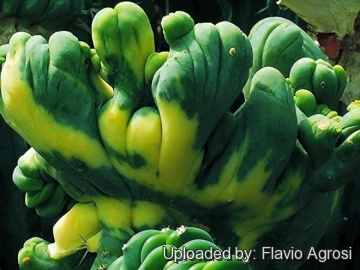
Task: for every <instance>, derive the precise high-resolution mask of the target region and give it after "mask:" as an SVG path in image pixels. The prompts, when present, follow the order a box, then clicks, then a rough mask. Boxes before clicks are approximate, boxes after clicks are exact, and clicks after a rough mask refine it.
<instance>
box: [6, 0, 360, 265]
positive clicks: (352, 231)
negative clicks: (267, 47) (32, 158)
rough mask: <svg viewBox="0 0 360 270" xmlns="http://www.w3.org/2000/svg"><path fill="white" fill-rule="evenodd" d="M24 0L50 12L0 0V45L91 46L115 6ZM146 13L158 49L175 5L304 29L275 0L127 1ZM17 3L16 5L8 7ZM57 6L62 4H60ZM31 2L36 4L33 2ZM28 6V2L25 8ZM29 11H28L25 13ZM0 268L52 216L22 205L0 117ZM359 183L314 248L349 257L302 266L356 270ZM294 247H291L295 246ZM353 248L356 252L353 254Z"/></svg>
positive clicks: (19, 144) (205, 15)
mask: <svg viewBox="0 0 360 270" xmlns="http://www.w3.org/2000/svg"><path fill="white" fill-rule="evenodd" d="M28 1H29V2H33V3H35V2H36V1H38V2H45V1H47V2H48V5H49V3H50V2H52V3H55V2H56V6H55V8H54V12H53V13H52V14H51V15H49V16H47V14H46V12H45V13H44V12H43V13H41V12H40V13H37V14H39V15H36V16H35V14H36V12H35V13H34V12H30V11H29V9H26V8H23V7H22V5H23V4H24V3H25V2H26V0H0V44H4V43H7V42H8V40H9V38H10V37H11V36H12V34H13V33H15V32H17V31H27V32H29V33H31V34H41V35H43V36H45V37H49V36H50V35H51V34H52V33H53V32H54V31H59V30H67V31H70V32H72V33H73V34H74V35H76V36H77V37H78V39H79V40H82V41H85V42H86V43H88V44H89V45H90V46H92V40H91V22H92V19H93V17H94V16H95V14H96V13H97V12H98V11H99V10H100V9H102V8H104V7H114V6H115V5H116V4H117V3H118V2H121V1H118V0H93V1H91V0H61V1H58V0H31V1H30V0H28ZM132 2H135V3H137V4H138V5H140V6H141V7H142V8H143V9H144V10H145V12H146V13H147V15H148V17H149V19H150V22H151V25H152V27H153V31H154V33H155V42H156V48H157V50H158V51H162V50H167V49H168V47H167V44H166V42H165V41H164V39H163V37H162V31H161V26H160V21H161V18H162V17H163V16H165V15H166V14H168V13H170V12H174V11H176V10H183V11H185V12H187V13H189V14H190V15H191V16H192V18H193V19H194V21H195V22H213V23H217V22H219V21H223V20H227V21H231V22H233V23H234V24H236V25H237V26H239V27H240V28H241V29H242V30H243V31H244V32H245V33H246V34H248V33H249V31H250V29H251V28H252V26H253V25H254V24H255V23H256V22H258V21H260V20H261V19H263V18H266V17H271V16H281V17H284V18H287V19H289V20H291V21H293V22H295V23H296V24H297V25H299V26H300V27H301V28H303V29H304V30H308V29H307V25H306V23H305V22H304V21H303V20H301V19H300V18H299V17H298V16H297V15H296V14H294V13H293V12H292V11H290V10H282V9H280V8H279V6H278V5H277V4H276V0H192V1H190V0H143V1H132ZM15 3H16V5H17V6H16V7H15V8H12V9H9V7H13V6H14V5H15ZM69 3H71V5H69ZM62 5H67V9H64V7H63V6H62ZM35 7H36V6H35ZM27 8H28V7H27ZM27 11H28V12H27ZM0 134H1V135H0V136H1V137H0V184H1V188H0V202H1V203H0V270H13V269H18V266H17V252H18V251H19V250H20V248H21V247H22V245H23V243H24V241H26V240H27V239H28V238H30V237H32V236H39V237H43V238H45V239H47V240H49V241H51V240H52V225H53V224H54V222H55V221H56V220H57V218H56V217H55V218H54V219H49V220H44V219H40V218H39V217H37V215H36V213H35V211H34V210H33V209H28V208H27V207H26V206H25V204H24V194H23V193H22V192H20V191H19V190H18V189H17V188H16V187H15V185H14V184H13V182H12V171H13V169H14V168H15V166H16V162H17V159H18V158H19V157H20V155H22V154H23V153H24V152H25V151H26V150H27V148H28V147H27V146H26V143H25V142H24V141H23V140H22V139H21V138H20V137H19V136H18V135H17V134H16V133H15V132H14V131H12V130H11V129H10V128H9V126H8V125H7V124H6V123H5V122H4V121H3V120H2V119H0ZM358 194H360V185H359V183H358V181H357V182H352V183H350V184H348V185H347V187H346V190H345V193H344V196H343V200H342V204H341V205H340V207H339V208H338V211H337V212H336V214H335V216H334V218H333V220H332V222H331V224H330V225H329V227H328V229H327V231H326V232H325V234H324V236H323V238H322V240H321V241H320V243H319V245H318V249H342V248H343V249H348V247H349V246H351V247H352V250H353V260H352V261H348V262H346V261H329V262H328V263H326V264H320V263H318V262H316V261H308V262H306V263H305V264H304V265H303V267H302V268H303V269H319V270H320V269H327V270H329V269H330V270H331V269H334V270H335V269H337V270H339V269H360V262H359V261H360V256H359V255H360V253H359V250H360V244H359V242H360V241H359V240H360V239H359V228H360V216H359V215H360V201H359V200H360V196H359V195H358ZM295 248H296V247H295ZM356 253H357V256H356Z"/></svg>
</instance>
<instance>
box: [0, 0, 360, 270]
mask: <svg viewBox="0 0 360 270" xmlns="http://www.w3.org/2000/svg"><path fill="white" fill-rule="evenodd" d="M135 15H136V16H135ZM272 20H273V21H272V23H273V25H275V27H277V26H279V25H282V27H285V28H287V27H288V25H289V22H288V21H286V20H284V19H280V18H279V19H278V18H273V19H272ZM276 20H277V21H276ZM162 25H163V29H164V35H165V37H166V40H167V42H168V43H169V46H170V49H169V51H168V52H155V51H154V46H153V42H154V40H153V34H152V32H151V27H150V24H149V20H148V18H147V16H146V14H145V13H144V11H143V10H142V9H141V8H140V7H139V6H137V5H136V4H134V3H131V2H121V3H119V4H118V5H116V6H115V7H114V8H113V9H112V8H106V9H104V10H102V11H100V12H99V13H98V14H97V15H96V17H95V18H94V21H93V25H92V30H93V33H92V35H93V39H94V48H90V47H89V46H88V45H87V44H85V43H83V42H79V41H78V40H77V39H76V38H75V37H74V36H73V35H71V34H70V33H69V32H64V31H62V32H56V33H55V34H53V35H52V36H51V38H50V39H49V40H48V41H47V40H45V39H44V38H42V37H41V36H31V35H29V34H27V33H17V34H15V35H14V36H13V37H12V38H11V40H10V42H9V44H7V45H3V46H1V47H0V53H1V55H0V59H1V64H2V68H1V88H0V90H1V99H0V112H1V114H2V116H3V117H4V119H5V120H6V122H7V123H8V124H9V125H10V126H11V127H12V128H13V129H14V130H15V131H16V132H18V133H19V134H20V135H21V136H22V137H23V138H24V139H25V140H26V141H27V142H28V143H29V144H30V145H31V146H32V149H31V150H29V151H30V152H29V153H27V156H26V157H22V159H21V166H20V167H19V168H17V170H18V171H17V173H16V174H14V177H15V181H14V182H15V183H17V184H18V185H19V188H20V189H23V190H25V191H28V192H31V188H29V185H30V184H29V183H43V182H45V180H42V179H41V178H42V177H44V175H48V176H49V177H51V178H53V179H55V180H57V181H58V182H59V184H60V185H61V186H62V188H63V189H64V190H65V191H66V193H67V195H68V196H70V197H72V199H73V200H75V201H76V204H75V206H73V207H72V208H71V209H70V210H69V211H66V213H65V214H64V215H63V216H62V217H61V218H60V219H59V221H58V222H57V223H56V224H55V226H54V239H55V240H54V243H48V242H47V241H45V240H43V239H39V238H32V239H29V240H28V241H26V242H25V244H24V248H23V249H22V250H21V251H20V252H19V265H20V268H21V269H39V268H49V267H50V268H51V269H64V267H65V268H66V267H71V268H72V269H88V268H82V267H85V265H87V264H86V263H89V260H94V256H89V255H86V256H85V257H83V258H80V257H82V254H83V253H85V254H88V253H92V254H93V255H95V256H96V259H95V260H94V261H93V263H92V262H91V261H90V264H91V263H92V267H91V269H99V268H100V267H107V266H109V265H110V264H111V263H112V262H113V261H115V259H116V258H118V257H119V256H121V255H122V253H123V249H122V246H123V244H125V243H127V241H128V240H129V239H130V237H131V236H132V235H134V234H135V233H136V232H138V231H142V230H145V229H160V228H163V227H166V226H172V227H175V226H179V225H189V224H199V225H200V224H201V226H205V227H207V228H208V230H209V232H210V234H212V235H213V236H214V237H215V238H216V239H217V241H218V244H219V245H220V246H224V247H225V246H232V247H234V246H236V247H239V248H241V249H248V250H250V249H253V250H257V249H261V247H262V246H273V247H274V248H278V249H290V248H291V247H293V246H296V247H297V248H298V249H301V250H303V251H304V252H306V251H307V250H308V249H309V248H310V247H311V246H314V245H316V243H317V241H319V239H320V237H321V235H322V233H323V232H324V229H325V227H326V224H327V223H328V221H329V220H330V218H331V215H332V213H333V211H334V209H335V208H336V205H337V203H338V202H339V199H340V197H341V192H342V187H343V185H344V184H346V182H348V181H350V180H352V179H354V177H355V171H356V170H355V168H356V166H357V164H358V162H359V161H360V160H359V159H360V157H359V155H358V153H359V151H360V141H359V138H360V131H359V130H358V129H356V128H355V129H352V130H351V132H349V129H348V128H347V127H348V126H349V125H351V121H350V122H349V120H346V121H343V122H342V121H341V119H342V116H339V117H337V118H336V119H337V121H339V123H338V126H337V128H336V130H337V131H339V132H340V133H341V134H339V136H338V137H336V136H335V139H336V140H335V141H333V143H332V144H329V145H326V142H325V140H326V139H327V138H328V135H327V134H329V132H332V131H333V127H334V125H328V126H329V129H331V130H330V131H329V130H328V129H327V126H326V125H324V124H323V123H324V122H321V121H318V122H317V121H315V125H314V124H313V123H314V122H310V121H309V123H311V124H312V125H313V127H314V128H313V129H312V128H311V127H312V126H310V127H309V125H306V122H303V124H301V123H302V121H305V120H308V119H309V118H310V117H311V116H312V115H316V114H322V115H323V116H324V117H322V118H321V119H323V118H326V119H333V118H332V117H331V115H333V114H334V113H333V114H331V110H330V109H328V110H326V108H328V107H327V104H317V102H318V101H319V100H325V101H326V100H331V101H332V102H333V99H331V98H330V99H329V98H327V99H326V98H322V99H319V96H318V97H317V96H316V95H317V93H315V95H313V96H310V99H311V102H312V106H311V111H309V110H308V111H306V113H307V114H305V113H304V112H302V111H301V110H300V109H299V107H298V106H297V105H296V103H295V101H297V102H300V100H301V98H302V97H301V95H300V94H299V93H300V92H299V93H298V95H295V94H296V92H297V90H298V89H293V88H292V83H291V79H289V78H287V75H286V76H285V75H284V74H283V73H282V72H281V71H279V70H277V69H276V68H275V67H272V66H266V67H265V66H262V65H261V62H257V65H256V66H255V68H256V70H255V69H254V65H253V60H254V58H253V56H254V55H255V56H256V57H258V58H257V59H261V57H262V56H261V55H262V53H264V54H266V55H268V56H269V55H270V56H271V55H278V56H279V57H280V58H279V59H281V48H280V47H279V46H281V44H277V46H276V48H274V49H275V50H276V51H275V52H271V51H269V50H272V47H271V46H267V47H266V48H267V51H263V47H262V46H261V43H263V42H265V41H264V40H263V38H264V37H263V36H262V37H261V38H256V36H257V35H256V31H265V32H266V33H269V34H270V33H271V29H265V28H264V25H262V24H261V23H260V24H259V25H257V26H254V28H253V30H252V31H253V32H254V33H253V34H251V37H247V36H246V35H245V34H244V33H243V32H242V31H241V30H240V29H239V28H238V27H236V26H235V25H233V24H231V23H229V22H220V23H217V24H212V23H197V24H194V22H193V20H192V18H191V17H190V16H189V15H188V14H186V13H184V12H180V11H179V12H176V13H171V14H169V15H168V16H166V17H165V18H164V19H163V21H162ZM280 28H281V27H280ZM280 28H279V29H280ZM287 29H288V30H289V31H288V32H289V33H290V34H289V35H291V37H296V39H297V43H296V44H297V45H298V46H300V48H305V49H306V52H308V54H307V55H306V56H310V57H311V56H313V57H314V58H313V59H314V60H317V58H318V56H319V49H318V48H317V46H316V44H315V43H311V42H309V37H306V36H305V34H304V33H303V32H300V31H299V29H297V28H296V27H295V26H294V27H290V28H287ZM177 30H179V32H177V33H173V32H172V31H177ZM254 48H257V49H256V50H255V49H254ZM290 50H293V51H291V52H290V51H288V50H287V51H286V52H285V53H286V54H287V55H290V54H291V53H296V52H299V51H302V49H300V50H297V49H296V48H295V47H291V48H290ZM312 52H313V54H311V53H312ZM298 58H301V57H298ZM298 58H297V57H295V58H291V59H293V60H292V61H293V62H291V63H288V64H287V65H283V66H287V67H291V66H292V65H293V64H295V61H297V60H298ZM269 62H274V63H276V61H269ZM308 69H311V67H310V66H309V67H307V66H306V67H304V69H301V70H305V71H304V72H302V73H301V72H298V74H297V76H296V78H300V80H301V77H302V76H303V75H304V76H305V78H307V77H306V75H307V74H308V73H307V72H306V70H308ZM336 70H339V69H338V68H337V69H336ZM250 71H251V74H250ZM286 72H288V74H290V70H286ZM339 72H343V71H342V70H340V71H339ZM249 74H250V75H251V76H250V75H249ZM341 76H343V75H341ZM325 77H326V76H325ZM324 80H325V79H324ZM315 81H316V80H315ZM331 82H332V83H335V81H334V80H332V81H331ZM342 83H343V82H342ZM245 84H247V91H246V98H245V99H244V98H239V97H242V96H243V95H244V93H243V92H242V91H243V88H244V86H245ZM309 84H311V83H309ZM339 89H340V90H339ZM339 89H338V88H337V89H336V91H337V92H336V93H331V92H330V93H322V92H321V94H320V95H332V96H334V97H335V99H336V98H337V97H338V96H339V95H340V94H341V93H338V91H341V89H342V86H341V87H339ZM309 90H311V89H309ZM294 95H295V97H296V98H295V97H294ZM294 98H295V100H294ZM314 99H315V101H314ZM239 100H243V102H242V103H241V104H240V106H238V107H237V108H236V110H232V109H231V108H233V107H232V106H233V104H234V102H238V101H239ZM314 104H315V105H316V106H315V105H314ZM328 105H329V106H331V107H332V106H333V103H332V104H328ZM306 108H308V107H306ZM335 112H336V111H335ZM356 113H357V110H354V109H351V110H350V111H349V112H348V114H347V115H349V117H347V118H346V119H351V120H353V121H355V120H354V118H352V117H351V115H354V117H356V115H357V114H356ZM350 114H351V115H350ZM317 119H318V118H317ZM319 119H320V118H319ZM356 119H357V118H356ZM310 120H311V119H310ZM329 121H330V120H329ZM332 121H335V120H332ZM300 124H301V125H300ZM317 127H320V130H319V129H318V128H317ZM343 129H344V130H346V133H343V131H342V130H343ZM298 131H301V132H302V133H301V134H302V136H301V137H298ZM337 131H336V132H337ZM331 138H333V137H331ZM324 145H326V146H327V148H326V153H327V156H326V158H321V157H320V158H319V157H318V156H316V157H314V152H313V151H312V152H309V153H308V152H307V151H306V150H307V149H306V148H307V147H313V148H317V147H319V148H321V147H324ZM29 168H31V169H29ZM34 168H35V169H34ZM36 168H37V169H38V170H39V171H38V172H36ZM19 169H20V171H19ZM34 170H35V171H34ZM41 172H43V173H41ZM44 172H45V174H44ZM20 178H21V179H20ZM34 178H39V179H34ZM34 190H36V192H41V193H39V194H43V193H44V195H43V196H45V197H43V196H40V195H37V196H36V197H39V198H40V199H43V200H44V201H46V202H47V199H48V198H49V197H51V194H50V195H49V194H48V192H46V190H45V191H42V186H37V187H36V189H35V188H34ZM58 198H60V199H59V200H61V201H60V203H63V201H62V200H63V199H61V198H65V196H61V197H60V196H59V197H58ZM66 200H69V199H68V197H67V196H66ZM50 205H53V204H50ZM74 224H75V225H76V226H75V227H74ZM309 228H310V229H309ZM309 230H310V231H309ZM79 253H80V254H81V255H79ZM105 255H106V256H105ZM301 263H303V262H301V261H299V262H290V261H289V262H285V261H261V260H252V261H251V262H250V265H251V267H252V268H253V269H265V268H266V267H277V268H279V267H280V268H283V269H285V268H290V267H291V268H293V267H298V266H299V265H301Z"/></svg>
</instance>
